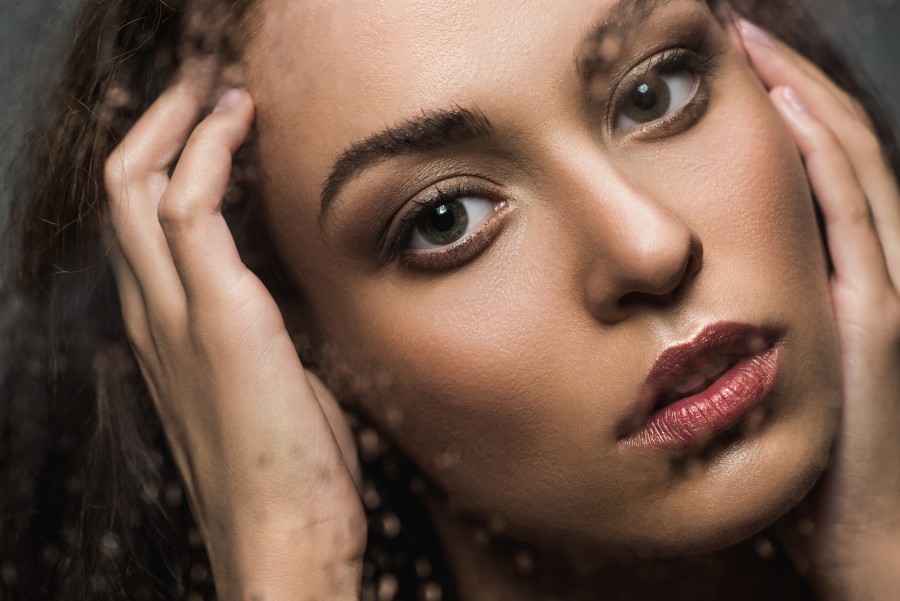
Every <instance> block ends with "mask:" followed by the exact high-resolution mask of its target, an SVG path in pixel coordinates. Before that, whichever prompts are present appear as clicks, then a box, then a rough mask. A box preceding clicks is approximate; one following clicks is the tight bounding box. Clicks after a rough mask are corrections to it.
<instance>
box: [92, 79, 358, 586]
mask: <svg viewBox="0 0 900 601" xmlns="http://www.w3.org/2000/svg"><path fill="white" fill-rule="evenodd" d="M197 69H199V68H195V70H197ZM198 79H199V80H201V81H202V80H204V79H205V80H207V81H208V80H210V79H211V78H210V77H208V76H203V75H202V73H201V74H200V76H199V77H198V75H197V74H196V73H192V74H191V76H187V75H185V76H183V77H182V78H181V81H180V82H179V83H177V84H176V85H175V86H173V87H172V88H170V89H169V90H167V91H166V92H165V93H164V94H163V95H162V96H161V97H160V98H159V99H158V100H157V101H156V102H155V103H154V104H153V105H152V106H151V107H150V108H149V109H148V110H147V112H146V113H145V114H144V115H143V116H142V117H141V118H140V120H139V121H138V122H137V123H136V124H135V126H134V128H133V129H132V130H131V131H130V132H129V133H128V135H127V136H126V137H125V139H124V140H123V141H122V143H121V144H120V145H119V146H118V147H117V148H116V149H115V150H114V151H113V152H112V154H111V156H110V157H109V159H108V160H107V163H106V169H105V181H106V188H107V192H108V196H109V217H110V220H111V223H112V227H113V229H114V234H115V243H114V245H113V252H112V256H111V261H112V266H113V271H114V274H115V278H116V283H117V286H118V289H119V296H120V299H121V303H122V312H123V315H124V321H125V326H126V330H127V333H128V337H129V340H130V342H131V345H132V348H133V349H134V352H135V355H136V357H137V360H138V363H139V365H140V368H141V371H142V373H143V376H144V378H145V380H146V382H147V385H148V387H149V390H150V393H151V395H152V397H153V400H154V402H155V405H156V409H157V411H158V412H159V415H160V418H161V420H162V423H163V427H164V430H165V433H166V436H167V438H168V441H169V444H170V446H171V449H172V452H173V454H174V457H175V460H176V463H177V465H178V469H179V471H180V473H181V476H182V478H183V479H184V483H185V488H186V490H187V493H188V497H189V500H190V502H191V506H192V508H193V511H194V515H195V516H196V518H197V521H198V525H199V527H200V529H201V533H202V534H203V537H204V540H205V543H206V546H207V550H208V552H209V556H210V560H211V563H212V568H213V573H214V576H215V580H216V585H217V589H218V594H219V598H221V599H245V598H263V597H264V598H265V599H281V598H285V599H292V600H296V599H308V598H327V599H340V598H347V599H350V598H354V599H358V598H359V597H358V594H359V586H360V579H361V567H362V556H363V552H364V550H365V544H366V540H365V539H366V527H365V517H364V513H363V509H362V504H361V501H360V499H359V495H358V493H357V488H356V486H355V485H354V482H353V479H352V476H351V475H352V474H356V475H358V472H359V467H358V461H357V456H356V451H355V447H354V445H353V438H352V435H351V433H350V430H349V428H348V426H347V424H346V422H344V421H343V419H342V417H341V412H340V410H339V409H338V407H337V405H336V403H335V401H334V398H333V397H332V396H331V395H330V394H328V392H327V391H326V390H325V387H324V386H323V385H322V384H321V382H319V381H318V380H317V379H316V378H315V377H313V376H311V375H310V374H308V373H306V372H305V371H304V369H303V366H302V365H301V364H300V361H299V359H298V357H297V354H296V352H295V349H294V345H293V343H292V341H291V338H290V337H289V335H288V332H287V331H286V329H285V325H284V322H283V319H282V316H281V314H280V312H279V310H278V307H277V306H276V304H275V301H274V300H273V299H272V297H271V296H270V294H269V292H268V291H267V290H266V288H265V287H264V286H263V284H262V283H261V282H260V281H259V280H258V279H257V278H256V276H255V275H254V274H253V273H251V272H250V271H249V270H248V269H247V268H246V267H245V266H244V265H243V263H242V262H241V260H240V257H239V256H238V252H237V249H236V248H235V244H234V240H233V238H232V236H231V233H230V231H229V229H228V227H227V225H226V223H225V220H224V218H223V217H222V214H221V212H220V206H221V201H222V197H223V195H224V193H225V189H226V186H227V184H228V177H229V173H230V171H231V157H232V153H233V152H234V151H235V150H236V149H237V148H238V147H239V146H240V145H241V144H242V142H243V140H244V138H245V137H246V135H247V132H248V131H249V129H250V126H251V124H252V121H253V102H252V100H251V98H250V96H249V95H248V94H247V93H246V92H244V91H241V90H231V91H229V92H227V93H226V94H225V95H223V96H222V98H221V100H220V102H219V104H218V106H217V107H216V110H215V111H214V112H213V113H212V114H210V115H208V116H206V118H204V119H203V120H202V121H200V123H199V125H196V127H194V125H195V123H196V121H197V119H198V118H199V116H200V112H201V108H202V106H203V103H202V99H203V98H204V97H205V96H206V90H205V89H204V86H203V85H202V84H197V83H196V82H197V81H198ZM209 87H211V86H206V89H208V88H209ZM179 155H180V158H179ZM176 159H177V166H176V168H175V170H174V172H173V174H172V177H171V180H170V179H169V177H168V175H167V174H168V173H169V172H170V168H171V166H172V163H174V162H175V161H176Z"/></svg>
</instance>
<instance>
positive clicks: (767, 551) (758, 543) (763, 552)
mask: <svg viewBox="0 0 900 601" xmlns="http://www.w3.org/2000/svg"><path fill="white" fill-rule="evenodd" d="M753 548H754V549H756V553H757V555H759V556H760V557H762V558H763V559H765V560H767V561H768V560H770V559H772V558H774V557H775V546H774V545H773V544H772V541H770V540H769V539H768V538H766V537H765V536H760V537H758V538H757V539H756V540H755V541H753Z"/></svg>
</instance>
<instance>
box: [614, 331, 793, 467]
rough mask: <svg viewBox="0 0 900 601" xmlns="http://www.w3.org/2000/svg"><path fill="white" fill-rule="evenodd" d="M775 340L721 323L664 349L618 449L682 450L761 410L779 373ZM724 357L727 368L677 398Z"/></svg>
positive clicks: (623, 430)
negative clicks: (686, 384) (679, 390)
mask: <svg viewBox="0 0 900 601" xmlns="http://www.w3.org/2000/svg"><path fill="white" fill-rule="evenodd" d="M779 340H780V336H779V335H778V334H777V333H776V332H773V331H771V330H766V329H763V328H759V327H756V326H752V325H749V324H743V323H735V322H722V323H716V324H712V325H710V326H708V327H706V328H704V329H703V330H702V331H701V332H700V333H699V334H697V335H696V336H695V337H694V339H693V340H691V341H689V342H686V343H683V344H678V345H675V346H671V347H669V348H668V349H666V350H665V351H663V352H662V354H660V356H659V358H658V359H657V360H656V362H655V363H654V365H653V368H652V369H651V370H650V374H649V375H648V376H647V379H646V381H645V382H644V385H643V386H642V388H641V391H642V392H641V394H639V395H638V399H637V401H636V402H635V405H634V409H633V410H632V412H631V414H630V416H629V418H628V419H627V420H625V421H624V422H623V425H622V428H621V430H620V432H621V436H620V437H619V443H620V444H622V445H625V446H630V447H639V448H648V449H662V450H681V449H684V448H686V447H692V446H696V445H698V444H702V443H704V442H706V441H708V440H709V439H710V438H712V437H713V436H715V435H717V434H719V433H720V432H723V431H725V430H727V429H729V428H730V427H732V426H733V425H735V424H736V423H738V422H739V421H741V419H743V418H744V417H746V416H747V415H748V414H749V413H751V412H752V411H753V410H755V409H757V408H758V407H760V406H761V405H762V404H763V403H764V402H765V400H766V399H767V398H768V397H769V395H770V394H771V393H772V390H773V389H774V388H775V385H776V382H777V380H778V374H779V372H780V368H781V355H782V349H781V346H780V345H779V344H778V342H779ZM723 357H728V358H730V361H729V363H728V367H727V368H726V369H724V371H722V372H720V373H719V374H718V375H715V376H713V377H712V381H711V382H708V383H706V382H704V383H703V384H701V386H704V387H703V388H702V389H700V390H692V391H689V392H688V393H687V395H684V396H680V395H677V393H676V392H675V388H676V387H677V386H679V383H682V382H684V381H685V380H686V379H688V378H691V377H692V374H697V373H701V372H702V371H703V370H704V369H709V367H708V366H710V365H711V364H713V363H714V362H716V361H721V360H722V358H723ZM673 395H674V396H676V397H680V398H674V399H673V398H672V397H673Z"/></svg>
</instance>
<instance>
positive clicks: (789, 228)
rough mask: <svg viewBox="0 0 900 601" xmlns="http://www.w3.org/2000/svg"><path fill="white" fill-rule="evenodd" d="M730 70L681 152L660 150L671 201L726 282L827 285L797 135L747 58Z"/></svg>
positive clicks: (707, 265) (764, 292)
mask: <svg viewBox="0 0 900 601" xmlns="http://www.w3.org/2000/svg"><path fill="white" fill-rule="evenodd" d="M724 72H725V73H727V74H728V75H727V76H725V77H723V79H722V80H721V81H719V82H718V83H717V94H718V95H719V97H720V100H719V102H718V103H716V104H715V105H714V106H713V107H712V108H711V110H710V112H709V114H708V115H707V116H706V118H705V119H704V120H703V121H702V122H701V124H700V125H699V126H698V127H696V128H695V129H694V130H693V131H691V132H690V135H688V136H686V137H685V138H684V140H683V141H679V142H677V143H676V144H675V151H674V152H672V151H671V150H665V151H661V152H659V153H657V154H656V155H655V156H654V158H653V160H654V161H655V162H656V163H657V164H659V165H661V166H662V165H664V167H661V168H663V169H665V170H666V171H667V172H668V173H670V174H672V176H671V177H664V178H660V186H661V187H664V188H665V190H662V189H661V190H660V191H659V193H660V194H663V195H665V194H667V195H669V197H670V198H671V195H673V194H675V195H677V196H676V197H675V198H672V200H671V202H672V206H673V207H674V208H675V210H676V211H678V212H679V213H680V215H681V216H682V218H683V219H684V220H685V221H686V222H687V223H688V224H690V225H691V227H692V228H693V229H694V230H695V231H696V232H697V234H698V235H699V236H700V238H701V240H702V242H703V246H704V251H705V252H704V269H705V270H707V271H714V272H715V273H716V278H717V279H718V278H721V279H722V283H723V284H728V283H733V284H734V285H735V288H734V289H737V290H741V289H743V288H745V287H746V285H747V284H746V282H747V279H748V278H750V281H752V282H754V283H755V285H757V286H758V288H757V289H756V290H755V291H754V294H756V295H758V296H760V297H762V298H769V299H772V300H773V301H777V300H778V299H779V297H780V295H783V294H784V292H785V291H786V288H787V287H786V286H785V283H789V282H797V283H800V282H805V283H807V284H808V285H813V286H815V287H816V288H817V289H818V290H819V291H820V292H822V291H824V289H825V287H826V283H827V282H826V279H825V277H824V275H825V273H826V270H825V261H824V255H823V252H822V244H821V237H820V234H819V230H818V227H817V224H816V219H815V211H814V208H813V202H812V198H811V195H810V192H809V186H808V183H807V179H806V173H805V170H804V168H803V164H802V162H801V159H800V155H799V152H798V151H797V148H796V146H795V143H794V141H793V139H792V138H791V136H790V134H789V132H788V130H787V128H786V126H785V125H784V123H783V122H782V121H781V118H780V117H779V115H778V113H777V112H776V110H775V108H774V106H772V104H771V101H770V100H769V98H768V95H767V93H766V92H765V90H764V89H763V88H762V86H761V85H760V83H759V81H758V80H757V79H756V76H755V74H754V73H753V72H752V71H750V70H749V68H748V67H747V66H746V65H745V63H744V61H743V59H740V58H737V57H733V58H732V64H729V68H727V69H724ZM672 191H676V192H674V193H673V192H672ZM678 191H688V193H687V194H682V193H680V192H678ZM663 197H665V196H663ZM795 290H796V289H792V292H794V291H795ZM723 300H724V301H725V302H726V304H725V305H724V306H728V304H727V303H728V301H727V299H723Z"/></svg>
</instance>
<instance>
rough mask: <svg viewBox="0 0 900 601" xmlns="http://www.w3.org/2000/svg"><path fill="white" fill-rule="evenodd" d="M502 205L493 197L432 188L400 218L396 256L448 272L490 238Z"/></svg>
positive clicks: (478, 249) (459, 189)
mask: <svg viewBox="0 0 900 601" xmlns="http://www.w3.org/2000/svg"><path fill="white" fill-rule="evenodd" d="M505 206H506V202H505V201H504V200H500V199H497V198H496V197H495V196H494V195H493V194H489V193H486V192H480V191H477V190H469V189H466V188H462V187H454V188H451V189H447V188H446V187H435V188H434V189H433V190H431V191H429V192H427V193H426V194H425V196H424V197H423V198H420V199H414V200H413V201H412V208H411V209H410V210H409V211H408V213H407V214H406V215H404V216H403V217H401V218H400V222H401V226H400V231H399V233H398V234H397V242H398V244H397V246H398V249H397V250H398V251H399V254H401V255H402V257H403V259H404V261H405V262H406V263H407V264H408V265H410V266H413V267H420V268H423V269H449V268H452V267H457V266H459V265H461V264H463V263H465V262H466V261H468V260H470V259H472V258H474V257H475V256H476V255H477V254H478V253H479V252H481V251H482V250H483V249H484V247H485V246H486V245H487V244H488V242H489V241H490V240H491V238H493V234H495V233H496V231H497V229H498V226H499V223H498V222H499V221H500V219H499V213H501V212H502V211H501V210H502V209H503V208H504V207H505Z"/></svg>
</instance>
